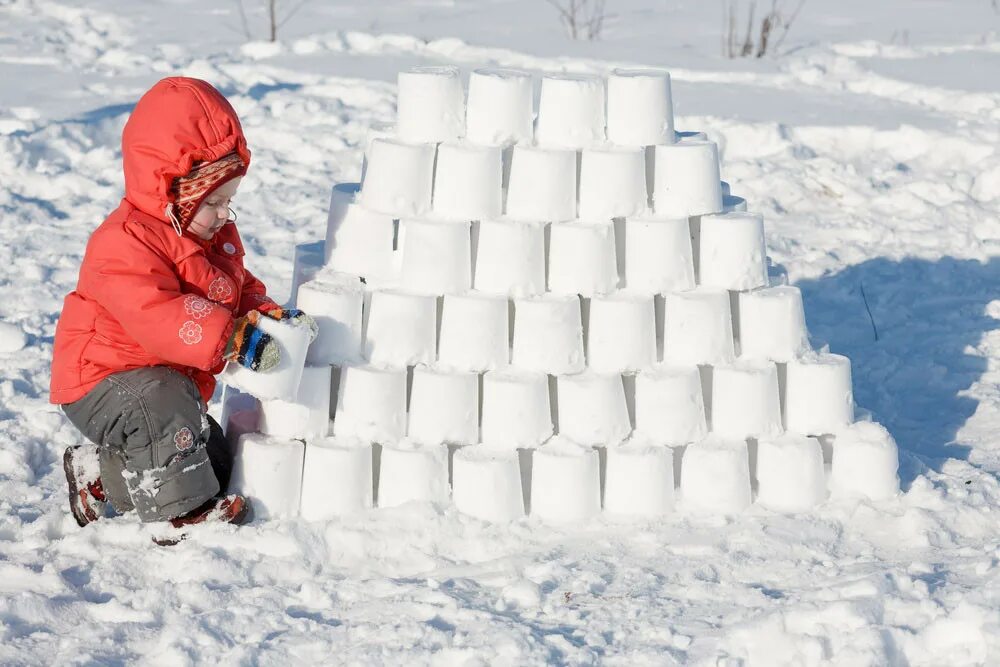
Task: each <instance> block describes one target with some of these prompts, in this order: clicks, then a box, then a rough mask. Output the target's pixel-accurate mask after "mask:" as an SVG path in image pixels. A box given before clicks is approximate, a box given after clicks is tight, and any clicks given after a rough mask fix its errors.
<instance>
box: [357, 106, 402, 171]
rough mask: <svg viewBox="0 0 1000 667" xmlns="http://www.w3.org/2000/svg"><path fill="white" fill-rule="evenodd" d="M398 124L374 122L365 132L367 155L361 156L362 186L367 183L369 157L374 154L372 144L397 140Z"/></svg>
mask: <svg viewBox="0 0 1000 667" xmlns="http://www.w3.org/2000/svg"><path fill="white" fill-rule="evenodd" d="M395 138H396V124H395V123H392V122H386V121H381V120H376V121H372V123H371V124H370V125H369V126H368V131H367V132H365V153H364V155H363V156H361V184H364V182H365V172H367V171H368V156H369V155H371V152H372V142H373V141H375V140H376V139H395Z"/></svg>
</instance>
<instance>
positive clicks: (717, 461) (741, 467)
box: [681, 437, 751, 514]
mask: <svg viewBox="0 0 1000 667" xmlns="http://www.w3.org/2000/svg"><path fill="white" fill-rule="evenodd" d="M681 498H682V499H683V500H684V509H685V510H686V511H688V512H692V513H695V514H737V513H739V512H742V511H743V510H745V509H746V508H747V507H749V506H750V500H751V497H750V454H749V450H748V449H747V443H746V441H745V440H732V439H730V440H723V439H719V438H714V437H713V438H709V439H707V440H703V441H701V442H698V443H695V444H693V445H688V446H687V447H686V448H685V449H684V456H683V458H682V460H681Z"/></svg>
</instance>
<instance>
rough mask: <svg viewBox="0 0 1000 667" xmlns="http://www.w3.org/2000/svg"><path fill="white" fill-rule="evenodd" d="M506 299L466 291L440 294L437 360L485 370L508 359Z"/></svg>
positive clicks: (443, 364) (465, 368) (459, 367)
mask: <svg viewBox="0 0 1000 667" xmlns="http://www.w3.org/2000/svg"><path fill="white" fill-rule="evenodd" d="M509 316H510V308H509V307H508V302H507V299H506V298H504V297H502V296H495V295H492V294H481V293H478V292H468V293H466V294H449V295H447V296H445V297H444V304H443V307H442V309H441V333H440V335H439V339H438V364H439V365H440V366H441V367H447V368H453V369H456V370H461V371H476V372H482V371H488V370H493V369H495V368H504V367H505V366H507V365H508V364H509V363H510V326H509V324H508V320H509Z"/></svg>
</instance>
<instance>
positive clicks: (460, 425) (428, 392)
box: [407, 366, 479, 445]
mask: <svg viewBox="0 0 1000 667" xmlns="http://www.w3.org/2000/svg"><path fill="white" fill-rule="evenodd" d="M407 436H408V437H409V439H410V440H412V441H413V442H416V443H418V444H424V445H434V444H441V443H447V444H454V445H473V444H475V443H477V442H479V376H478V375H477V374H476V373H473V372H467V371H466V372H463V371H445V370H439V369H435V368H429V367H426V366H417V367H416V368H414V369H413V380H412V384H411V386H410V416H409V426H408V429H407Z"/></svg>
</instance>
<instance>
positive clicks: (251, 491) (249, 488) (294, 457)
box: [229, 433, 305, 519]
mask: <svg viewBox="0 0 1000 667" xmlns="http://www.w3.org/2000/svg"><path fill="white" fill-rule="evenodd" d="M304 456H305V444H304V443H303V442H302V441H300V440H291V439H288V438H274V437H271V436H267V435H263V434H260V433H247V434H246V435H244V436H242V437H241V438H240V439H239V442H238V443H237V444H236V457H235V459H234V462H233V475H232V477H231V478H230V480H229V492H230V493H239V494H242V495H244V496H247V497H248V498H250V501H251V502H252V503H253V512H254V517H255V518H258V519H291V518H294V517H296V516H298V513H299V499H300V497H301V493H302V461H303V458H304Z"/></svg>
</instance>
